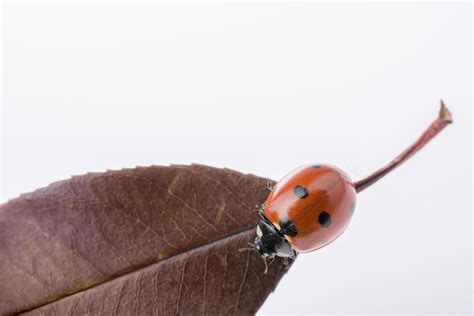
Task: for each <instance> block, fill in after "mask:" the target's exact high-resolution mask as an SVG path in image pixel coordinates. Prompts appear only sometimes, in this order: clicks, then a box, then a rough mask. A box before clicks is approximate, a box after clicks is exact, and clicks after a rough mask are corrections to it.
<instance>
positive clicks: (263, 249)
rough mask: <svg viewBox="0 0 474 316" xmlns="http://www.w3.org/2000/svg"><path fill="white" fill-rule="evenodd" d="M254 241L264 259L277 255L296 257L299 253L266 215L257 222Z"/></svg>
mask: <svg viewBox="0 0 474 316" xmlns="http://www.w3.org/2000/svg"><path fill="white" fill-rule="evenodd" d="M253 243H254V247H255V249H257V251H258V253H259V254H260V255H261V256H262V258H264V259H267V258H268V259H273V258H274V257H275V256H278V257H286V258H291V259H295V258H296V255H297V254H296V252H295V251H294V250H293V248H292V247H291V245H290V243H289V242H288V240H287V239H286V238H285V236H284V235H283V234H282V233H280V232H279V231H278V229H277V228H276V227H275V226H274V225H273V224H272V223H271V222H269V221H268V220H267V219H266V218H264V217H262V218H261V219H260V220H259V221H258V223H257V237H256V238H255V240H254V242H253Z"/></svg>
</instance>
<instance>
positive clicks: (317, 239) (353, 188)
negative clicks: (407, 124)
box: [252, 101, 453, 262]
mask: <svg viewBox="0 0 474 316" xmlns="http://www.w3.org/2000/svg"><path fill="white" fill-rule="evenodd" d="M452 121H453V120H452V117H451V113H449V111H448V109H447V108H446V107H445V105H444V103H443V102H442V101H441V109H440V111H439V116H438V118H437V119H436V120H435V121H434V122H433V123H432V124H431V125H430V126H429V127H428V129H427V130H426V131H425V132H424V133H423V134H422V135H421V136H420V137H419V138H418V139H417V140H416V141H415V143H413V144H412V145H411V146H409V147H408V148H407V149H406V150H405V151H403V152H402V153H401V154H400V155H399V156H398V157H396V158H395V159H394V160H392V161H391V162H390V163H389V164H387V165H386V166H384V167H382V168H380V169H379V170H377V171H375V172H374V173H373V174H371V175H369V176H368V177H366V178H364V179H362V180H359V181H357V182H355V183H353V182H352V181H351V179H350V178H349V176H348V175H347V174H346V173H345V172H344V171H342V170H340V169H338V168H336V167H333V166H330V165H320V164H315V165H306V166H302V167H299V168H297V169H295V170H293V171H292V172H290V173H289V174H288V175H286V176H285V177H284V178H283V179H282V180H281V181H280V182H278V183H277V185H276V186H275V187H274V188H273V189H272V192H271V193H270V196H269V197H268V199H267V201H266V202H265V203H264V205H263V208H262V209H260V210H259V215H260V220H259V221H258V223H257V237H256V238H255V240H254V242H253V244H252V246H253V248H254V249H256V250H257V251H258V253H259V254H260V255H261V256H262V258H263V259H265V262H267V261H270V262H271V261H272V260H273V259H274V258H275V256H279V257H283V258H285V259H286V258H291V259H295V258H296V256H297V254H298V253H299V252H309V251H313V250H316V249H319V248H321V247H324V246H326V245H327V244H329V243H331V242H332V241H334V240H335V239H336V238H337V237H339V235H341V234H342V233H343V232H344V230H345V229H346V227H347V226H348V225H349V222H350V220H351V217H352V214H353V213H354V209H355V203H356V193H358V192H360V191H362V190H364V189H365V188H367V187H369V186H370V185H372V184H373V183H375V182H377V181H378V180H379V179H380V178H382V177H383V176H385V175H386V174H388V173H389V172H390V171H392V170H393V169H395V168H396V167H398V166H399V165H401V164H402V163H403V162H404V161H406V160H408V158H410V157H411V156H413V154H415V153H416V152H417V151H418V150H420V149H421V148H422V147H423V146H425V145H426V144H427V143H428V142H429V141H430V140H431V139H433V138H434V137H435V136H436V135H437V134H438V133H439V132H440V131H441V130H443V129H444V128H445V127H446V126H447V125H448V124H450V123H452Z"/></svg>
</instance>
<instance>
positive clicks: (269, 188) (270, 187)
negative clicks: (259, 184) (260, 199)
mask: <svg viewBox="0 0 474 316" xmlns="http://www.w3.org/2000/svg"><path fill="white" fill-rule="evenodd" d="M267 189H268V190H270V192H271V191H273V184H272V182H271V181H267Z"/></svg>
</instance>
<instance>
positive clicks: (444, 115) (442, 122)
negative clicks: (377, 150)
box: [354, 100, 453, 193]
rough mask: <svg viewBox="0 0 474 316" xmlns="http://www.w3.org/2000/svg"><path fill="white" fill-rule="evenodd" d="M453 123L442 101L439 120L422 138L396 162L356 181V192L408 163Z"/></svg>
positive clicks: (397, 158) (432, 124)
mask: <svg viewBox="0 0 474 316" xmlns="http://www.w3.org/2000/svg"><path fill="white" fill-rule="evenodd" d="M452 122H453V118H452V116H451V113H450V112H449V110H448V108H447V107H446V106H445V105H444V102H443V100H441V108H440V110H439V116H438V118H437V119H436V120H435V121H434V122H433V123H431V125H430V126H429V127H428V128H427V129H426V130H425V131H424V132H423V134H421V136H420V137H419V138H418V139H417V140H416V141H415V142H414V143H413V144H412V145H411V146H410V147H408V148H407V149H405V151H403V152H402V153H401V154H400V155H398V156H397V157H396V158H395V159H394V160H392V161H391V162H389V163H388V164H387V165H386V166H384V167H382V168H380V169H378V170H377V171H375V172H374V173H372V174H371V175H369V176H368V177H366V178H364V179H361V180H359V181H356V182H355V183H354V187H355V189H356V192H357V193H359V192H361V191H363V190H364V189H366V188H368V187H369V186H371V185H372V184H374V183H375V182H377V181H378V180H380V179H381V178H383V177H384V176H385V175H386V174H388V173H390V171H392V170H393V169H395V168H396V167H398V166H399V165H401V164H402V163H404V162H405V161H407V160H408V159H409V158H410V157H411V156H413V155H414V154H415V153H416V152H418V151H419V150H420V149H421V148H423V147H424V146H425V145H426V144H427V143H429V141H430V140H432V139H433V138H434V137H435V136H436V135H438V133H439V132H441V131H442V130H443V129H444V128H445V127H446V126H447V125H448V124H450V123H452Z"/></svg>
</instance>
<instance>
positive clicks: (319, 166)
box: [311, 164, 321, 169]
mask: <svg viewBox="0 0 474 316" xmlns="http://www.w3.org/2000/svg"><path fill="white" fill-rule="evenodd" d="M311 167H313V168H317V169H319V168H321V165H320V164H316V165H312V166H311Z"/></svg>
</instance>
